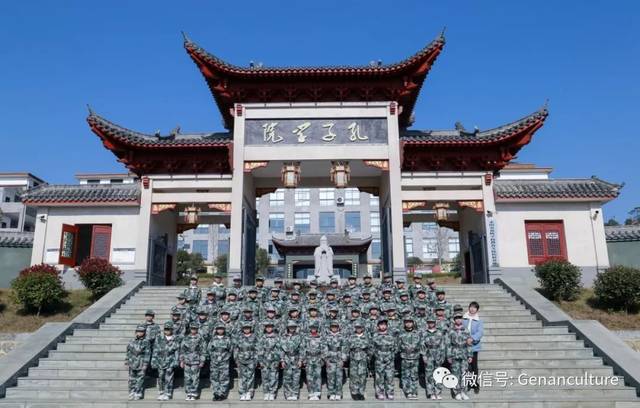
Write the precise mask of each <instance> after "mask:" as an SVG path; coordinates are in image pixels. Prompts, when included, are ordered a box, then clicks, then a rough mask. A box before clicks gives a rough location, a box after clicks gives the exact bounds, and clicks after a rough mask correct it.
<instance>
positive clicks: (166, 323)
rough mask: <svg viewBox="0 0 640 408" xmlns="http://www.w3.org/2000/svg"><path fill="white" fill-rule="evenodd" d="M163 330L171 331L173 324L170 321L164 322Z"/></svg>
mask: <svg viewBox="0 0 640 408" xmlns="http://www.w3.org/2000/svg"><path fill="white" fill-rule="evenodd" d="M164 329H165V330H173V322H172V321H168V322H165V324H164Z"/></svg>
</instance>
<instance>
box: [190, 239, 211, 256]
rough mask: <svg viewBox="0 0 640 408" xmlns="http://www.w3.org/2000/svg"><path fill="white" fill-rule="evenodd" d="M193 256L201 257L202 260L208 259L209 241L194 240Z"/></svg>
mask: <svg viewBox="0 0 640 408" xmlns="http://www.w3.org/2000/svg"><path fill="white" fill-rule="evenodd" d="M191 252H192V253H194V254H200V255H202V259H205V260H206V259H208V258H209V241H208V240H206V239H194V240H193V251H191Z"/></svg>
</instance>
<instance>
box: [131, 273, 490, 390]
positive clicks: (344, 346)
mask: <svg viewBox="0 0 640 408" xmlns="http://www.w3.org/2000/svg"><path fill="white" fill-rule="evenodd" d="M222 279H223V278H222V277H221V276H216V277H215V278H214V283H213V284H212V286H211V287H210V288H208V290H206V298H205V299H204V300H203V299H202V290H201V288H200V287H199V286H198V281H197V278H196V277H193V278H192V279H191V281H190V285H189V287H188V288H187V289H185V290H184V292H183V293H181V294H180V295H179V296H178V302H177V304H176V305H174V306H173V307H172V308H171V320H170V321H167V322H166V323H164V325H163V327H162V329H160V326H158V325H157V324H156V323H155V322H154V316H155V314H154V312H153V311H152V310H148V311H147V312H146V316H145V319H146V320H145V322H144V324H141V325H139V326H138V327H137V328H136V337H135V339H134V340H132V341H131V342H130V343H129V345H128V347H127V357H126V359H127V362H126V364H127V365H128V367H129V391H130V394H129V397H130V399H140V398H142V395H143V384H144V378H145V376H146V375H147V372H148V370H149V369H153V370H154V371H157V379H158V380H157V381H158V392H159V396H158V399H159V400H168V399H170V398H172V395H173V382H174V381H173V380H174V372H175V370H176V369H178V368H180V369H182V370H183V371H184V388H185V393H186V399H187V400H195V399H197V398H198V397H199V388H200V374H201V370H203V369H204V370H205V371H208V373H209V374H208V375H209V379H210V381H211V388H212V391H213V400H214V401H220V400H224V399H226V398H227V397H228V393H229V390H230V380H231V378H232V375H233V374H234V372H237V374H236V375H237V377H238V380H239V381H238V392H239V395H240V400H243V401H245V400H251V399H252V398H253V394H254V389H255V383H256V379H255V375H256V370H260V377H261V383H262V389H263V393H264V400H267V401H268V400H274V399H275V398H276V394H277V390H278V383H279V376H280V370H282V391H283V395H284V398H285V399H286V400H297V399H298V398H299V393H300V380H301V377H302V373H303V372H304V378H306V385H307V389H308V394H309V399H310V400H319V399H320V395H321V387H322V379H323V369H324V373H325V378H326V390H327V394H328V399H330V400H340V399H342V384H343V375H344V372H345V368H348V370H347V376H348V380H349V391H350V394H351V397H352V399H354V400H364V394H365V388H366V383H367V378H368V377H369V376H370V375H371V374H373V377H374V388H375V396H376V398H377V399H390V400H392V399H394V398H395V393H394V388H395V387H394V379H395V377H396V375H397V374H398V373H399V377H400V385H401V388H402V391H403V392H404V394H405V396H406V398H408V399H412V400H413V399H417V398H418V381H419V377H420V376H424V378H425V382H426V388H427V395H428V397H429V398H430V399H441V398H442V396H441V394H442V384H437V383H436V381H435V379H434V376H433V375H432V373H433V371H434V370H435V369H436V368H438V367H440V366H442V365H445V366H448V367H450V369H451V372H452V374H454V375H456V376H457V378H459V379H462V375H463V373H464V372H466V371H467V368H468V364H469V363H471V362H472V361H473V358H472V357H473V353H472V345H474V344H477V342H478V341H479V339H476V340H474V339H473V338H472V337H471V335H470V333H469V331H468V327H470V326H469V325H467V324H465V323H464V322H463V308H462V307H461V306H460V305H451V304H450V303H449V302H448V301H447V300H446V298H445V292H444V291H442V290H439V289H436V287H435V283H434V282H433V281H429V282H428V284H427V286H424V285H423V284H422V280H421V278H420V277H416V278H414V282H413V284H412V285H410V286H409V287H405V281H404V279H397V280H396V282H395V284H394V283H393V281H392V279H391V277H388V276H386V277H384V278H383V279H382V281H381V282H380V283H379V284H373V280H372V279H371V277H364V278H363V282H362V283H360V284H358V283H357V279H356V278H355V277H350V278H348V280H347V283H346V284H345V285H343V286H340V284H339V282H338V280H336V279H332V280H331V283H330V284H329V286H328V287H322V288H320V287H319V286H318V285H317V284H316V283H315V282H311V283H310V284H309V287H308V288H303V285H302V283H300V282H294V283H293V284H292V287H291V288H285V286H284V282H283V281H281V280H276V281H275V282H274V286H273V287H266V286H265V285H264V279H263V278H262V277H258V278H257V279H256V284H255V286H250V287H243V286H242V284H241V282H240V280H239V279H238V280H234V284H233V286H232V287H225V286H224V284H223V283H222ZM471 307H474V308H475V309H476V311H477V308H478V306H477V304H476V303H475V302H473V303H472V305H470V310H471ZM421 363H422V364H421ZM422 370H424V371H422ZM454 397H455V398H456V399H458V400H462V399H468V398H469V397H468V396H467V394H466V392H465V389H464V388H463V386H462V381H460V382H459V384H458V386H456V388H455V389H454Z"/></svg>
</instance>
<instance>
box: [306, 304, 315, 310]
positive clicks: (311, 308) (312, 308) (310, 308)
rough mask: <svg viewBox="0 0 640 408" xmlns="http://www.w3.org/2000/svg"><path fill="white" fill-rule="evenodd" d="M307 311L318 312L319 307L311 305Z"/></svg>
mask: <svg viewBox="0 0 640 408" xmlns="http://www.w3.org/2000/svg"><path fill="white" fill-rule="evenodd" d="M307 310H315V311H318V307H317V306H313V305H311V306H309V307H308V308H307Z"/></svg>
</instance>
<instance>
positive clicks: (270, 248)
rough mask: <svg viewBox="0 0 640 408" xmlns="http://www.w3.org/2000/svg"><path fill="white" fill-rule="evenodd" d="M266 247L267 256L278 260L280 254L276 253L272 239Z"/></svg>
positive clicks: (275, 260) (272, 259)
mask: <svg viewBox="0 0 640 408" xmlns="http://www.w3.org/2000/svg"><path fill="white" fill-rule="evenodd" d="M267 248H268V249H267V253H268V254H269V258H271V261H272V262H278V260H279V259H280V254H279V253H278V250H277V249H276V247H275V246H274V245H273V241H269V245H268V246H267Z"/></svg>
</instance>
